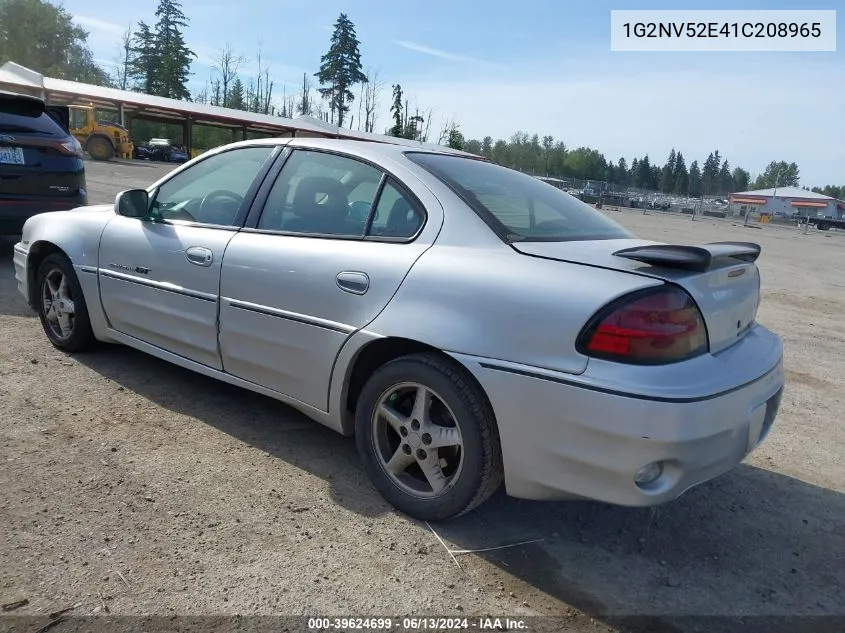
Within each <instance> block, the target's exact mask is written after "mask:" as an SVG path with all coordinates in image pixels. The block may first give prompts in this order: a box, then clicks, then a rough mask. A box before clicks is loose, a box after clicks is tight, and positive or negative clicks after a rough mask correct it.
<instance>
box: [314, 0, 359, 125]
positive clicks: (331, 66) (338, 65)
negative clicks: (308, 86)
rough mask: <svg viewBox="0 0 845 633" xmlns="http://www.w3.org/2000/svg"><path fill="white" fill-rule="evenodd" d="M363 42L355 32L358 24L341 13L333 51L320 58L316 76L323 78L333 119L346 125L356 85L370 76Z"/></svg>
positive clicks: (320, 79)
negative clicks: (365, 66)
mask: <svg viewBox="0 0 845 633" xmlns="http://www.w3.org/2000/svg"><path fill="white" fill-rule="evenodd" d="M359 45H360V42H359V41H358V37H357V36H356V35H355V25H354V24H352V22H351V21H350V20H349V18H348V17H347V16H346V14H345V13H341V14H340V17H338V19H337V22H335V25H334V33H332V39H331V46H330V47H329V52H328V53H326V54H325V55H323V56H322V57H321V58H320V71H319V72H317V73H316V74H315V76H316V77H317V78H318V79H319V81H320V86H322V87H321V88H320V89H319V90H320V94H321V95H322V96H323V98H324V99H327V100H328V102H329V108H330V109H331V112H332V122H334V121H335V117H337V125H338V126H339V127H342V126H343V119H344V116H345V115H346V113H347V112H348V111H349V105H350V104H351V103H352V101H354V100H355V95H354V94H353V92H352V90H351V89H352V87H353V86H354V85H355V84H359V83H366V82H367V76H366V75H365V74H364V72H363V70H362V68H361V53H360V51H359V50H358V47H359Z"/></svg>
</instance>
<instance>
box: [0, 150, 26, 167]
mask: <svg viewBox="0 0 845 633" xmlns="http://www.w3.org/2000/svg"><path fill="white" fill-rule="evenodd" d="M0 163H2V164H5V165H23V164H24V160H23V147H0Z"/></svg>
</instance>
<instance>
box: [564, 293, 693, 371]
mask: <svg viewBox="0 0 845 633" xmlns="http://www.w3.org/2000/svg"><path fill="white" fill-rule="evenodd" d="M577 347H578V351H579V352H581V353H582V354H585V355H587V356H592V357H595V358H604V359H607V360H613V361H617V362H622V363H632V364H661V363H675V362H678V361H681V360H686V359H689V358H692V357H694V356H698V355H700V354H703V353H705V352H706V351H707V329H706V327H705V325H704V319H703V318H702V316H701V312H700V311H699V309H698V306H697V305H696V304H695V302H694V301H693V300H692V297H690V296H689V295H688V294H687V293H686V292H684V291H683V290H681V289H680V288H676V287H673V286H662V287H660V288H658V289H649V290H647V291H645V292H642V291H640V292H635V293H632V294H630V295H626V296H624V297H622V298H620V299H617V300H616V301H614V302H613V303H611V304H610V305H608V306H607V307H605V308H604V309H602V310H601V311H600V312H599V313H598V314H596V316H595V317H593V318H592V319H591V320H590V322H589V323H588V324H587V326H586V327H585V328H584V330H583V331H582V332H581V335H580V336H579V337H578V343H577Z"/></svg>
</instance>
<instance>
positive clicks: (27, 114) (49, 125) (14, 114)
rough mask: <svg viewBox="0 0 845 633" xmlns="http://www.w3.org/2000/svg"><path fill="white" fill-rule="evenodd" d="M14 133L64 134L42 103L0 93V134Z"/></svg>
mask: <svg viewBox="0 0 845 633" xmlns="http://www.w3.org/2000/svg"><path fill="white" fill-rule="evenodd" d="M15 133H18V134H49V135H52V136H66V133H65V132H64V130H62V128H61V126H60V125H59V124H58V123H56V121H55V120H53V118H52V117H51V116H50V115H48V114H46V113H45V111H44V105H43V104H42V103H40V102H38V101H35V100H33V99H28V98H26V97H16V96H13V95H4V94H0V134H15Z"/></svg>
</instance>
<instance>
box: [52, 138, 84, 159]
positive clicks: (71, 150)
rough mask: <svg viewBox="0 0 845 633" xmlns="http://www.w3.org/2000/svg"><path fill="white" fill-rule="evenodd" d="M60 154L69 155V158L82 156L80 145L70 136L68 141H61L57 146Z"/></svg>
mask: <svg viewBox="0 0 845 633" xmlns="http://www.w3.org/2000/svg"><path fill="white" fill-rule="evenodd" d="M57 147H58V149H59V151H60V152H62V153H63V154H70V155H71V156H82V145H81V144H80V143H79V141H78V140H76V137H74V136H71V137H70V140H67V141H63V142H61V143H59V144H58V145H57Z"/></svg>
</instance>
